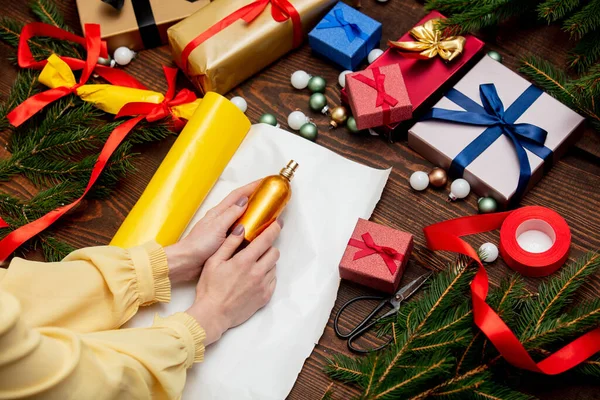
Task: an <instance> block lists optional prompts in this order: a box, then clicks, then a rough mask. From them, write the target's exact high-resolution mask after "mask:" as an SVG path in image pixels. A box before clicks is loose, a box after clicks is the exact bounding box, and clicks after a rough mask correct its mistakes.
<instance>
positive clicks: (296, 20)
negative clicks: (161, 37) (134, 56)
mask: <svg viewBox="0 0 600 400" xmlns="http://www.w3.org/2000/svg"><path fill="white" fill-rule="evenodd" d="M269 3H271V16H272V17H273V19H274V20H275V21H277V22H285V21H287V20H288V19H291V20H292V24H293V29H294V36H293V46H294V47H298V46H300V44H302V36H303V34H302V21H301V20H300V14H299V13H298V10H296V8H295V7H294V6H293V5H292V4H291V3H290V2H289V1H288V0H256V1H253V2H252V3H250V4H248V5H247V6H244V7H242V8H239V9H237V10H236V11H234V12H232V13H231V14H229V15H228V16H226V17H225V18H223V19H221V20H220V21H218V22H217V23H216V24H214V25H213V26H211V27H210V28H208V29H207V30H205V31H204V32H202V33H201V34H200V35H198V36H196V37H195V38H194V39H193V40H192V41H190V42H189V43H188V44H187V45H186V46H185V48H184V49H183V51H182V52H181V62H180V65H181V69H182V70H183V71H184V72H186V73H188V72H189V71H188V58H189V56H190V53H191V52H192V51H194V49H195V48H196V47H198V46H200V45H201V44H202V43H204V42H205V41H206V40H207V39H210V38H211V37H213V36H214V35H216V34H217V33H219V32H221V31H222V30H223V29H225V28H227V27H228V26H229V25H231V24H233V23H234V22H235V21H237V20H240V19H242V20H244V21H245V22H246V23H247V24H249V23H251V22H252V21H254V20H255V19H256V17H258V16H259V15H260V14H261V13H262V12H263V11H264V9H265V8H266V7H267V5H268V4H269Z"/></svg>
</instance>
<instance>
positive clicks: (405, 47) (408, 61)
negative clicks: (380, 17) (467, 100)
mask: <svg viewBox="0 0 600 400" xmlns="http://www.w3.org/2000/svg"><path fill="white" fill-rule="evenodd" d="M440 18H444V16H443V15H442V14H440V13H439V12H437V11H432V12H430V13H429V14H427V15H426V16H425V17H424V18H423V19H422V20H420V21H419V22H418V23H417V24H416V25H415V27H414V28H413V29H411V30H410V31H409V32H407V33H405V34H404V35H403V36H402V37H400V39H398V42H395V46H392V47H389V48H388V49H387V50H385V51H384V52H383V54H382V55H381V56H380V57H379V58H377V60H375V61H374V62H373V63H372V64H370V65H369V66H368V67H367V69H372V68H380V67H382V66H385V65H390V64H398V65H399V66H400V70H401V71H402V76H403V77H404V83H405V85H406V90H407V91H408V97H409V99H410V101H411V103H412V105H413V113H414V114H418V113H421V112H423V111H426V109H427V108H429V107H431V106H432V105H433V102H432V101H433V100H434V97H435V94H437V93H439V92H440V91H441V90H443V89H444V88H445V87H449V85H450V86H451V85H452V84H454V83H455V82H456V79H455V78H458V75H459V74H460V73H461V72H462V71H465V70H466V67H467V66H468V65H470V64H472V63H473V62H475V61H476V56H477V54H478V53H479V52H480V51H481V49H482V48H483V46H484V43H483V42H482V41H481V40H479V39H477V38H476V37H475V36H472V35H464V37H463V38H464V41H462V40H461V39H460V37H447V36H443V35H442V34H441V33H440V32H439V31H438V30H437V29H436V25H435V21H436V20H437V19H440ZM438 46H439V47H438ZM438 48H439V50H441V52H440V51H438V50H437V49H438ZM442 55H443V57H442ZM444 57H445V58H444ZM446 58H447V59H446ZM341 94H342V102H344V103H346V104H350V103H349V99H348V91H347V89H342V92H341ZM397 126H398V123H390V124H388V125H386V126H384V127H380V128H378V129H377V131H379V132H381V133H384V134H386V135H387V136H388V137H390V135H391V132H392V131H393V130H394V128H396V127H397ZM390 138H391V137H390Z"/></svg>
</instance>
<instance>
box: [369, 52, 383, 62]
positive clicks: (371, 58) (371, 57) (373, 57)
mask: <svg viewBox="0 0 600 400" xmlns="http://www.w3.org/2000/svg"><path fill="white" fill-rule="evenodd" d="M382 54H383V50H381V49H373V50H371V51H370V52H369V55H368V56H367V60H368V61H369V64H373V61H375V60H377V59H378V58H379V56H380V55H382Z"/></svg>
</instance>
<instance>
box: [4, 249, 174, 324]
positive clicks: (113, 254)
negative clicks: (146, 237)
mask: <svg viewBox="0 0 600 400" xmlns="http://www.w3.org/2000/svg"><path fill="white" fill-rule="evenodd" d="M168 274H169V269H168V266H167V257H166V255H165V252H164V250H163V248H162V247H161V246H160V245H158V244H157V243H155V242H149V243H146V244H145V245H143V246H139V247H134V248H131V249H128V250H125V249H121V248H118V247H111V246H104V247H89V248H85V249H81V250H77V251H74V252H73V253H71V254H70V255H68V256H67V257H66V258H65V259H64V260H63V261H61V262H56V263H41V262H34V261H27V260H23V259H20V258H15V259H13V260H12V262H11V264H10V266H9V267H8V270H7V271H6V272H4V273H3V274H0V290H5V291H7V292H9V293H11V294H12V295H14V296H15V297H16V298H17V299H18V300H19V302H20V305H21V309H22V310H23V314H22V315H23V319H24V320H25V321H26V322H27V323H28V324H29V325H30V326H33V327H37V326H56V327H62V328H69V329H73V330H75V331H78V332H94V331H100V330H107V329H114V328H118V327H120V326H121V325H123V324H124V323H125V322H127V321H128V320H129V319H130V318H131V317H132V316H133V315H135V313H136V312H137V310H138V308H139V306H140V305H145V304H151V303H154V302H157V301H162V302H168V301H169V300H170V298H171V284H170V282H169V277H168Z"/></svg>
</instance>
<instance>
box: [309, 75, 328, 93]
mask: <svg viewBox="0 0 600 400" xmlns="http://www.w3.org/2000/svg"><path fill="white" fill-rule="evenodd" d="M326 86H327V82H326V81H325V79H323V78H321V77H320V76H313V77H312V78H310V79H309V80H308V90H310V91H311V92H313V93H325V87H326Z"/></svg>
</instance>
